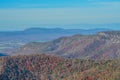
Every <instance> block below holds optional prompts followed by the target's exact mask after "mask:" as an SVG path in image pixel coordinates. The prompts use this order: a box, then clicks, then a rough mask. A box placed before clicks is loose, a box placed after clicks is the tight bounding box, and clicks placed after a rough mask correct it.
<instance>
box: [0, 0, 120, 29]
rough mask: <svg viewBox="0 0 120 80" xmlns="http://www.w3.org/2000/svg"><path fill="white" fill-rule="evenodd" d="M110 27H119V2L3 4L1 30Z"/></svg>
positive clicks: (10, 0) (0, 0)
mask: <svg viewBox="0 0 120 80" xmlns="http://www.w3.org/2000/svg"><path fill="white" fill-rule="evenodd" d="M111 23H120V0H0V30H18V29H25V28H29V27H48V28H51V27H60V28H61V27H62V28H90V26H86V27H82V26H79V25H78V24H111ZM74 24H75V25H76V24H77V26H75V27H74ZM53 25H54V26H53ZM65 25H72V26H65ZM97 27H98V26H97ZM100 27H101V26H100ZM103 27H104V26H103ZM92 28H96V26H92ZM105 28H115V27H113V26H112V27H110V26H107V27H105ZM117 28H119V27H118V26H117V27H116V29H117Z"/></svg>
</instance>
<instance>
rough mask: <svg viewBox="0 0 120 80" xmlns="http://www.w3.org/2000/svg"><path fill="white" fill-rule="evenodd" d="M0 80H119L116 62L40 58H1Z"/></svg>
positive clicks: (36, 56) (35, 56)
mask: <svg viewBox="0 0 120 80" xmlns="http://www.w3.org/2000/svg"><path fill="white" fill-rule="evenodd" d="M0 80H120V60H119V59H116V60H100V61H93V60H84V59H83V60H81V59H65V58H61V57H55V56H52V55H44V54H42V55H29V56H28V55H27V56H26V55H24V56H12V57H10V56H9V57H2V58H0Z"/></svg>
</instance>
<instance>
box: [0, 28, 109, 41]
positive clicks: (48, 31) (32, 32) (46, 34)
mask: <svg viewBox="0 0 120 80" xmlns="http://www.w3.org/2000/svg"><path fill="white" fill-rule="evenodd" d="M108 30H110V29H104V28H101V29H90V30H82V29H61V28H30V29H26V30H24V31H6V32H4V31H3V32H0V42H11V41H12V42H25V43H28V42H33V41H40V42H41V41H50V40H53V39H57V38H59V37H62V36H70V35H74V34H95V33H97V32H101V31H108Z"/></svg>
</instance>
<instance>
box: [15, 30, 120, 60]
mask: <svg viewBox="0 0 120 80" xmlns="http://www.w3.org/2000/svg"><path fill="white" fill-rule="evenodd" d="M16 53H18V54H35V53H37V54H42V53H45V54H53V55H57V56H62V57H67V58H80V59H116V58H120V31H105V32H99V33H97V34H93V35H80V34H78V35H74V36H70V37H61V38H59V39H56V40H53V41H49V42H43V43H42V42H33V43H28V44H27V45H25V46H23V47H21V48H20V49H19V50H18V51H17V52H16Z"/></svg>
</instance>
